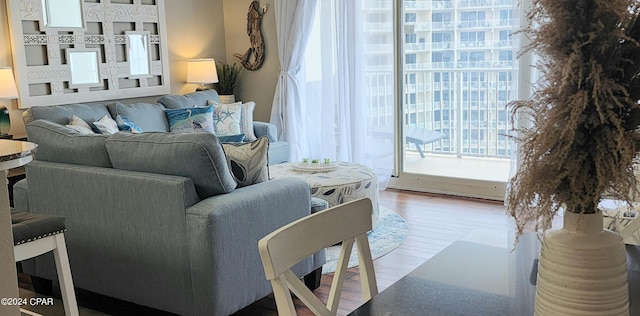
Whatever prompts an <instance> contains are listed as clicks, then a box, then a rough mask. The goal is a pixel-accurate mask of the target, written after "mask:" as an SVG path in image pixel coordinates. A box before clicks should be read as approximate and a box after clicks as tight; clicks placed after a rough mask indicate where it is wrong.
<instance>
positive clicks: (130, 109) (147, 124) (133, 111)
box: [107, 102, 169, 132]
mask: <svg viewBox="0 0 640 316" xmlns="http://www.w3.org/2000/svg"><path fill="white" fill-rule="evenodd" d="M107 108H108V109H109V112H110V113H111V117H113V118H116V117H118V115H122V116H123V117H126V118H127V119H129V120H130V121H131V122H133V123H135V124H136V125H138V126H140V128H141V129H142V130H143V131H145V132H168V131H169V123H168V121H167V116H166V115H165V114H164V107H163V106H162V105H160V104H151V103H134V104H123V103H120V102H115V103H111V104H108V105H107Z"/></svg>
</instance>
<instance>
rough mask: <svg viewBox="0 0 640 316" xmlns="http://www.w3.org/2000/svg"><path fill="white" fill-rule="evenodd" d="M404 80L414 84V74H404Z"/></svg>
mask: <svg viewBox="0 0 640 316" xmlns="http://www.w3.org/2000/svg"><path fill="white" fill-rule="evenodd" d="M405 81H406V82H405V83H406V84H416V74H406V76H405Z"/></svg>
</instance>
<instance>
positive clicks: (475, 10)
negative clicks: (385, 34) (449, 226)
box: [393, 0, 521, 199]
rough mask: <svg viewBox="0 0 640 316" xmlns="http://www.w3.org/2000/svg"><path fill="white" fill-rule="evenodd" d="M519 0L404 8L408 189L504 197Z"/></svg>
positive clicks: (407, 1)
mask: <svg viewBox="0 0 640 316" xmlns="http://www.w3.org/2000/svg"><path fill="white" fill-rule="evenodd" d="M517 4H518V0H404V1H402V3H401V4H400V6H399V7H398V8H397V12H398V20H399V23H398V24H399V29H400V30H401V31H400V34H401V35H400V38H401V40H402V42H401V45H399V47H397V48H398V52H397V53H398V56H399V58H401V64H402V70H401V76H400V79H401V80H402V84H401V90H402V102H401V104H400V106H401V109H399V111H398V112H399V113H401V115H399V116H400V117H399V125H400V126H401V128H400V129H398V131H399V132H400V133H401V135H402V137H401V138H400V139H401V141H402V145H401V146H398V147H400V154H399V155H400V156H399V157H400V159H399V160H400V163H399V164H398V166H399V172H398V178H397V179H395V181H394V182H393V185H394V186H396V187H400V188H407V189H414V190H423V191H431V192H440V193H446V194H456V195H463V196H474V197H482V198H489V199H502V198H503V197H504V190H505V188H506V182H507V180H508V177H509V173H510V166H511V158H512V156H513V153H514V150H515V149H514V145H513V144H512V142H511V141H510V139H509V138H508V136H507V135H508V134H509V133H510V131H511V129H512V124H511V120H510V111H509V108H508V107H507V104H508V103H509V101H513V100H515V99H517V98H519V97H518V78H519V76H520V75H521V73H520V72H519V63H518V60H517V55H518V51H519V50H520V42H519V40H518V36H514V35H513V33H514V32H515V31H516V30H518V29H519V28H520V13H519V7H518V5H517Z"/></svg>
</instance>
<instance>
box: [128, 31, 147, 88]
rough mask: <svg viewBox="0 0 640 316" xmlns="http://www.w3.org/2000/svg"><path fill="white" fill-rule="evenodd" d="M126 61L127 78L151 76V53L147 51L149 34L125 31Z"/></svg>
mask: <svg viewBox="0 0 640 316" xmlns="http://www.w3.org/2000/svg"><path fill="white" fill-rule="evenodd" d="M125 34H126V35H127V61H128V62H129V74H130V76H129V78H144V77H150V76H151V57H150V56H151V53H150V51H149V32H134V31H127V32H125Z"/></svg>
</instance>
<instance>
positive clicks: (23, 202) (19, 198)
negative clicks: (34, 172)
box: [13, 179, 29, 212]
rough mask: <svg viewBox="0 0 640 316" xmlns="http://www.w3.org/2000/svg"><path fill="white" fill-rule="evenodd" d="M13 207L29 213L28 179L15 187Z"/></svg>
mask: <svg viewBox="0 0 640 316" xmlns="http://www.w3.org/2000/svg"><path fill="white" fill-rule="evenodd" d="M13 207H14V208H15V209H18V210H21V211H26V212H28V211H29V195H28V192H27V179H22V180H20V181H18V182H16V184H14V185H13Z"/></svg>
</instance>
